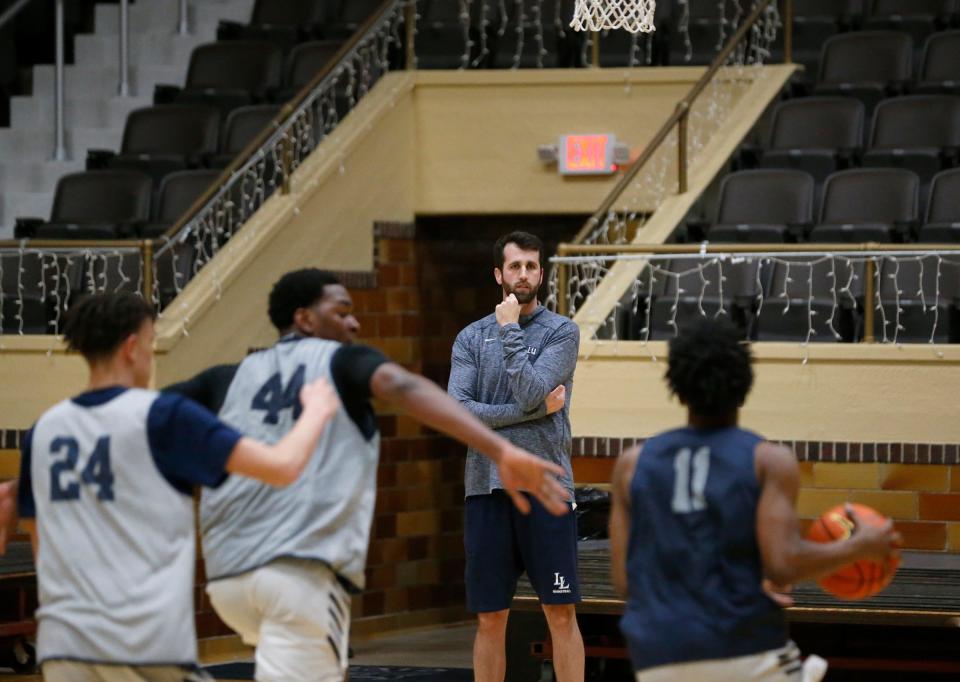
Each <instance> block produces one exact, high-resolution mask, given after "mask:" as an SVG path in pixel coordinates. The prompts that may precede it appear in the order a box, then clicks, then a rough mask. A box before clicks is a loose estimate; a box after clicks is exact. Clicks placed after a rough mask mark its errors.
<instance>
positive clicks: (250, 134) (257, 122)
mask: <svg viewBox="0 0 960 682" xmlns="http://www.w3.org/2000/svg"><path fill="white" fill-rule="evenodd" d="M279 113H280V106H279V105H276V104H254V105H251V106H248V107H239V108H237V109H234V110H233V111H231V112H230V115H229V116H227V122H226V124H225V125H224V129H223V134H222V135H221V136H220V147H219V150H218V152H217V154H216V155H215V156H212V157H211V158H210V160H209V162H208V164H207V165H209V166H210V167H212V168H226V167H227V166H228V165H230V162H231V161H233V160H234V158H236V156H237V155H238V154H239V153H240V152H242V151H243V150H244V149H246V147H247V145H249V144H250V143H251V142H253V140H254V139H255V138H256V137H257V135H259V134H260V132H261V131H262V130H263V129H264V128H266V127H267V126H268V125H270V123H271V122H272V121H273V119H275V118H276V117H277V114H279Z"/></svg>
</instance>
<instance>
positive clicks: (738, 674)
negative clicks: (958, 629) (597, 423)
mask: <svg viewBox="0 0 960 682" xmlns="http://www.w3.org/2000/svg"><path fill="white" fill-rule="evenodd" d="M667 383H668V384H669V387H670V390H671V392H672V393H673V394H674V395H676V396H677V398H678V399H679V400H680V402H681V403H682V404H683V405H684V406H685V407H686V408H687V412H688V424H687V426H686V427H684V428H680V429H674V430H672V431H667V432H665V433H661V434H659V435H657V436H654V437H653V438H651V439H650V440H648V441H647V442H646V443H644V444H643V449H642V452H641V451H640V450H639V449H636V448H635V449H632V450H630V451H628V452H626V453H624V454H623V455H622V456H621V457H620V459H619V460H618V461H617V465H616V467H615V469H614V475H613V506H612V508H611V512H610V559H611V567H612V572H613V582H614V586H615V587H616V589H617V591H618V592H620V593H621V594H623V595H624V596H626V597H627V603H626V608H625V610H624V615H623V619H622V620H621V622H620V628H621V630H622V631H623V634H624V637H625V638H626V640H627V645H628V648H629V650H630V656H631V658H632V659H633V665H634V668H635V670H636V671H637V680H638V681H639V682H685V681H687V680H698V681H699V680H704V681H709V682H747V681H750V680H752V681H759V680H763V681H765V682H788V681H790V682H815V681H817V680H820V679H821V677H822V675H823V673H824V671H825V669H826V666H825V665H824V664H823V661H822V659H818V658H817V657H814V656H811V657H809V658H808V659H807V661H806V664H805V665H804V664H801V663H800V654H799V651H797V648H796V646H795V645H794V644H793V643H792V642H790V641H789V640H788V638H787V628H786V623H785V620H784V616H783V613H782V611H781V608H780V606H778V605H777V604H775V603H774V601H773V600H772V599H771V597H770V596H768V594H767V593H766V592H765V591H764V589H763V588H762V587H761V585H762V583H763V581H764V579H765V578H766V579H769V580H770V581H772V582H773V583H775V584H778V585H788V584H790V583H793V582H795V581H797V580H805V579H810V578H814V577H816V576H818V575H823V574H826V573H830V572H831V571H833V570H834V569H836V568H839V567H840V566H842V565H844V564H846V563H849V562H851V561H854V560H856V559H860V558H866V557H871V558H875V559H877V560H884V561H885V560H886V558H887V556H888V555H889V554H891V553H894V552H896V551H897V550H896V545H897V543H898V541H899V538H898V536H897V534H896V533H895V532H893V531H892V529H891V528H890V527H889V526H888V527H887V528H885V529H880V528H874V527H870V526H864V527H861V528H858V529H857V530H856V531H855V532H854V533H853V535H852V536H851V537H850V538H849V539H848V540H841V541H838V542H834V543H831V544H819V543H814V542H808V541H806V540H804V539H803V538H802V537H801V535H800V532H799V523H798V521H797V516H796V513H795V512H794V506H795V503H796V498H797V489H798V483H799V481H798V479H799V473H798V467H797V463H796V459H795V458H794V456H793V453H792V452H790V451H789V450H788V449H786V448H785V447H783V446H781V445H776V444H774V443H770V442H767V441H765V440H764V439H763V438H761V437H760V436H758V435H756V434H754V433H751V432H749V431H745V430H743V429H741V428H739V427H738V426H737V421H738V413H739V409H740V407H741V405H743V403H744V401H745V400H746V397H747V393H748V392H749V391H750V386H751V384H752V383H753V371H752V368H751V358H750V350H749V347H748V346H747V345H746V344H745V343H742V342H741V341H740V340H739V338H738V333H737V331H736V329H735V328H734V327H733V326H732V325H731V324H729V323H725V322H723V321H722V320H718V321H715V320H704V321H703V322H702V323H701V324H700V325H698V326H696V327H693V328H691V329H686V330H684V331H683V332H682V333H681V334H680V335H679V336H678V337H677V338H675V339H673V340H671V342H670V358H669V361H668V368H667Z"/></svg>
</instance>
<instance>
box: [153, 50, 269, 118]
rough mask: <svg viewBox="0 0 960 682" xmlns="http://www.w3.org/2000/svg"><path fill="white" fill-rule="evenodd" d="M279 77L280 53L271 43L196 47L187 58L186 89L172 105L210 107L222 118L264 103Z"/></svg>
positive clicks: (180, 92)
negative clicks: (202, 105) (248, 105)
mask: <svg viewBox="0 0 960 682" xmlns="http://www.w3.org/2000/svg"><path fill="white" fill-rule="evenodd" d="M282 76H283V53H282V51H281V50H280V48H279V47H277V46H276V45H274V44H272V43H269V42H264V41H246V40H238V41H227V42H222V43H208V44H206V45H198V46H197V47H195V48H194V49H193V52H192V53H191V54H190V67H189V69H188V71H187V81H186V85H185V86H184V88H183V89H182V90H180V91H179V92H178V93H177V94H176V95H175V97H174V101H176V102H179V103H183V104H206V105H209V106H213V107H216V108H218V109H219V110H220V111H221V113H222V115H223V116H224V117H226V115H227V113H229V111H230V110H231V109H235V108H236V107H240V106H244V105H246V104H254V103H257V102H263V101H265V100H266V99H267V98H268V95H269V94H270V93H272V92H273V91H275V90H277V89H278V88H279V87H280V84H281V79H282ZM160 87H161V88H163V87H169V86H160Z"/></svg>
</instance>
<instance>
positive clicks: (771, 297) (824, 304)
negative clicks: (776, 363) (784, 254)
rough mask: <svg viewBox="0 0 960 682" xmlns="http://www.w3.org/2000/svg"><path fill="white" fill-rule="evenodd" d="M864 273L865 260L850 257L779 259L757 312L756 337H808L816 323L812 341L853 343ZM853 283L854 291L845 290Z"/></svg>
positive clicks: (768, 338) (787, 338)
mask: <svg viewBox="0 0 960 682" xmlns="http://www.w3.org/2000/svg"><path fill="white" fill-rule="evenodd" d="M851 268H852V270H853V271H852V272H851ZM851 275H855V278H854V277H852V276H851ZM862 275H863V266H862V264H855V263H852V262H850V261H847V260H846V259H840V258H829V257H821V258H817V257H803V258H783V259H777V260H776V261H774V263H773V264H772V272H771V275H770V278H769V280H768V284H767V286H766V287H765V291H764V299H763V305H762V306H760V309H759V311H758V313H757V319H756V339H757V340H758V341H804V340H806V339H807V334H808V332H809V330H810V329H811V327H812V329H813V332H814V333H813V334H812V335H811V336H810V341H811V342H824V343H837V342H841V341H843V342H849V341H853V340H854V338H855V331H856V325H857V301H858V300H859V299H861V298H862V286H863V276H862ZM848 285H849V287H850V291H849V293H848V292H846V291H844V289H845V288H846V287H847V286H848ZM831 325H832V327H833V331H831ZM834 332H836V335H835V334H834ZM837 335H839V338H837Z"/></svg>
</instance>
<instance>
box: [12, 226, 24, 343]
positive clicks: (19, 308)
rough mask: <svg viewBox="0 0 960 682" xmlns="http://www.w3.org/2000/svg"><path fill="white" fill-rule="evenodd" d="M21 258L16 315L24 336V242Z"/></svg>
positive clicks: (18, 326)
mask: <svg viewBox="0 0 960 682" xmlns="http://www.w3.org/2000/svg"><path fill="white" fill-rule="evenodd" d="M19 253H20V260H19V263H18V264H17V314H16V316H15V317H14V319H15V320H17V333H18V334H20V335H21V336H23V273H24V266H23V255H24V248H23V243H22V242H21V243H20V252H19Z"/></svg>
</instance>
